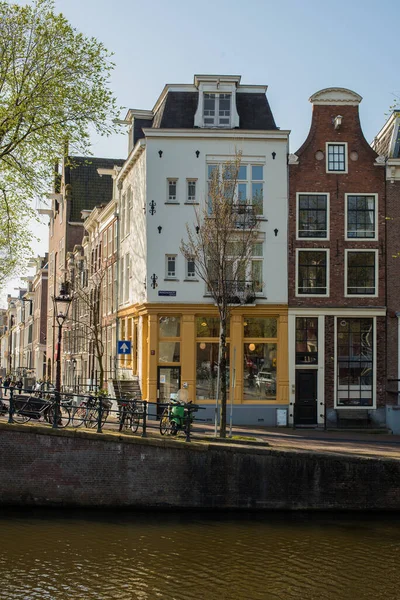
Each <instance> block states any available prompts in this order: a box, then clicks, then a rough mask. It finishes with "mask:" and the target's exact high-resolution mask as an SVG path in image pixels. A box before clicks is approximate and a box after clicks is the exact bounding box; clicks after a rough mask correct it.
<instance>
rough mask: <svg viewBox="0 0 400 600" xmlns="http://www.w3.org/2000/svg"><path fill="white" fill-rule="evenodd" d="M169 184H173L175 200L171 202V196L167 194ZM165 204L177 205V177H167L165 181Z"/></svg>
mask: <svg viewBox="0 0 400 600" xmlns="http://www.w3.org/2000/svg"><path fill="white" fill-rule="evenodd" d="M171 183H175V199H172V200H171V197H172V196H171V195H170V193H169V186H170V184H171ZM166 204H179V200H178V178H177V177H168V179H167V200H166Z"/></svg>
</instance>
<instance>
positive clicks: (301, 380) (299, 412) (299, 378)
mask: <svg viewBox="0 0 400 600" xmlns="http://www.w3.org/2000/svg"><path fill="white" fill-rule="evenodd" d="M317 374H318V371H317V370H316V369H307V370H305V369H304V371H301V370H298V371H296V402H295V405H294V424H295V425H316V424H317Z"/></svg>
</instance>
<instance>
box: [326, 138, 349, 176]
mask: <svg viewBox="0 0 400 600" xmlns="http://www.w3.org/2000/svg"><path fill="white" fill-rule="evenodd" d="M329 146H344V166H345V168H344V171H332V170H331V169H329ZM347 146H348V144H347V142H326V144H325V155H326V163H325V165H326V172H327V173H334V174H336V175H345V174H346V173H348V172H349V157H348V147H347Z"/></svg>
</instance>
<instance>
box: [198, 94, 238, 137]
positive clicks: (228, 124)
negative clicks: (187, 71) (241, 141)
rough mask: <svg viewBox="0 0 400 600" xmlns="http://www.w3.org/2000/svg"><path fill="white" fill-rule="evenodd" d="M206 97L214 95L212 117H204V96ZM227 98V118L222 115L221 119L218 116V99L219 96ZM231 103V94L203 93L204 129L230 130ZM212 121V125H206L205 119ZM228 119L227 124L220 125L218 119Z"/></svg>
mask: <svg viewBox="0 0 400 600" xmlns="http://www.w3.org/2000/svg"><path fill="white" fill-rule="evenodd" d="M206 94H207V95H211V94H212V95H214V101H215V102H214V113H215V114H214V117H212V116H210V115H205V114H204V111H205V108H204V105H205V100H206V98H205V96H206ZM222 95H223V96H229V100H230V104H229V116H227V115H223V116H222V117H220V115H219V103H220V97H221V96H222ZM232 102H233V96H232V93H231V92H228V91H214V90H213V91H204V93H203V125H204V127H207V128H214V127H218V128H227V129H230V127H231V122H232ZM212 118H213V120H214V122H213V123H206V122H205V119H212ZM226 118H227V119H228V121H229V122H228V123H220V119H226Z"/></svg>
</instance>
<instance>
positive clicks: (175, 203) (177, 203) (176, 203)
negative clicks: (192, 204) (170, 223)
mask: <svg viewBox="0 0 400 600" xmlns="http://www.w3.org/2000/svg"><path fill="white" fill-rule="evenodd" d="M164 204H171V205H173V206H174V205H177V206H179V204H180V202H172V201H170V202H169V201H167V202H165V203H164Z"/></svg>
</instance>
